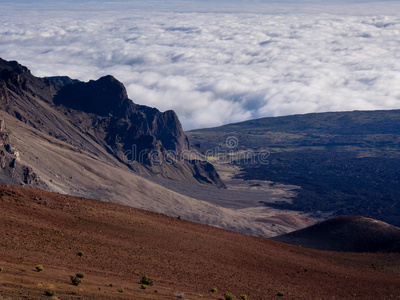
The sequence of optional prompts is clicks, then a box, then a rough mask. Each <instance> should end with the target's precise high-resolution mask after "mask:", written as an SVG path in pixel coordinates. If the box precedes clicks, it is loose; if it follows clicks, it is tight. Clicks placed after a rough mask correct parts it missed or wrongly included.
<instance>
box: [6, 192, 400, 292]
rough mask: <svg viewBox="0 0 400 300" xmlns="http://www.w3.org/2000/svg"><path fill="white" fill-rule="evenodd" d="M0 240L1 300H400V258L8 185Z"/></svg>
mask: <svg viewBox="0 0 400 300" xmlns="http://www.w3.org/2000/svg"><path fill="white" fill-rule="evenodd" d="M104 200H107V199H104ZM0 236H1V239H0V266H1V267H2V268H3V271H2V272H1V273H0V299H46V298H48V299H50V298H53V299H179V298H180V299H224V296H223V294H224V293H225V292H230V293H232V294H234V295H235V296H236V299H240V295H242V294H246V295H248V299H257V300H262V299H400V255H399V254H367V253H361V254H354V253H340V252H329V251H318V250H311V249H306V248H301V247H296V246H291V245H286V244H282V243H280V242H275V241H271V240H268V239H262V238H256V237H251V236H247V235H243V234H239V233H235V232H230V231H227V230H223V229H219V228H215V227H209V226H205V225H201V224H197V223H192V222H188V221H185V220H180V219H178V218H173V217H168V216H165V215H161V214H156V213H151V212H147V211H143V210H138V209H134V208H131V207H128V206H122V205H117V204H112V203H107V202H101V201H95V200H87V199H84V198H77V197H72V196H66V195H60V194H54V193H49V192H44V191H39V190H32V189H26V188H20V187H12V186H0ZM78 254H81V255H78ZM36 265H43V267H44V270H43V271H41V272H37V271H36V270H35V266H36ZM78 272H82V273H84V278H83V279H82V283H81V284H80V285H79V286H74V285H72V284H71V280H70V276H73V275H75V274H76V273H78ZM143 275H148V276H150V277H152V278H153V279H154V285H152V286H148V287H147V288H146V289H142V288H141V284H140V279H141V277H142V276H143ZM111 285H112V286H111ZM212 288H216V289H217V292H215V293H212V292H211V291H210V290H211V289H212ZM48 289H52V290H54V291H55V297H54V296H53V297H47V296H45V295H44V292H45V291H46V290H48ZM278 293H282V294H283V296H278ZM282 294H281V295H282Z"/></svg>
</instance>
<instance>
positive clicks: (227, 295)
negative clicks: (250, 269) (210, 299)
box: [224, 292, 235, 300]
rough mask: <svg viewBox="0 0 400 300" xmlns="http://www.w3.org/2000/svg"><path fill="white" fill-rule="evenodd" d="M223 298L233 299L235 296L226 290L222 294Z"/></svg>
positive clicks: (226, 299)
mask: <svg viewBox="0 0 400 300" xmlns="http://www.w3.org/2000/svg"><path fill="white" fill-rule="evenodd" d="M224 297H225V300H235V296H233V295H232V294H231V293H228V292H226V293H225V294H224Z"/></svg>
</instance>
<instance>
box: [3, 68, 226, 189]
mask: <svg viewBox="0 0 400 300" xmlns="http://www.w3.org/2000/svg"><path fill="white" fill-rule="evenodd" d="M0 108H1V109H2V110H4V111H5V112H7V113H8V114H10V115H12V116H14V117H16V118H17V119H18V120H20V121H22V122H24V123H26V124H28V125H30V126H32V127H33V128H35V129H37V130H39V131H41V132H44V133H46V134H49V135H51V136H53V137H55V138H57V139H58V140H61V141H63V142H67V143H68V144H70V145H73V146H76V147H79V148H81V149H84V150H88V151H90V152H92V153H95V154H96V155H99V156H102V157H103V158H105V159H109V157H107V156H108V155H109V154H111V155H112V156H113V159H116V160H117V161H118V162H120V163H124V164H125V165H126V166H128V167H129V168H131V169H132V170H134V171H136V172H137V173H139V174H143V175H151V176H159V177H164V178H169V179H175V180H180V181H196V180H197V181H199V182H201V183H207V184H215V185H217V186H223V184H222V182H221V180H220V179H219V177H218V174H217V173H216V172H215V170H214V169H213V167H212V166H211V165H209V164H207V163H200V162H193V161H188V160H184V159H182V156H181V154H182V151H185V150H188V142H187V138H186V136H185V134H184V132H183V130H182V126H181V124H180V122H179V120H178V118H177V116H176V114H175V113H174V112H173V111H167V112H165V113H162V112H160V111H158V110H157V109H155V108H150V107H146V106H142V105H136V104H134V103H133V102H132V101H131V100H130V99H128V96H127V93H126V90H125V87H124V86H123V85H122V83H121V82H119V81H118V80H116V79H115V78H114V77H112V76H105V77H102V78H100V79H99V80H97V81H90V82H88V83H84V82H77V81H76V80H70V79H68V78H66V77H58V78H57V77H52V78H36V77H34V76H33V75H32V74H31V73H30V72H29V70H28V69H27V68H25V67H23V66H21V65H19V64H18V63H17V62H7V61H4V60H0ZM99 146H100V147H101V148H102V149H104V150H105V151H106V153H107V154H104V153H101V152H99ZM168 154H169V155H168ZM104 155H105V156H104Z"/></svg>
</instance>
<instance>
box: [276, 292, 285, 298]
mask: <svg viewBox="0 0 400 300" xmlns="http://www.w3.org/2000/svg"><path fill="white" fill-rule="evenodd" d="M276 295H277V296H279V297H283V296H285V293H284V292H278V293H277V294H276Z"/></svg>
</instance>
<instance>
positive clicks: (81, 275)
mask: <svg viewBox="0 0 400 300" xmlns="http://www.w3.org/2000/svg"><path fill="white" fill-rule="evenodd" d="M76 277H78V278H83V277H85V274H83V273H81V272H79V273H76Z"/></svg>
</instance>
